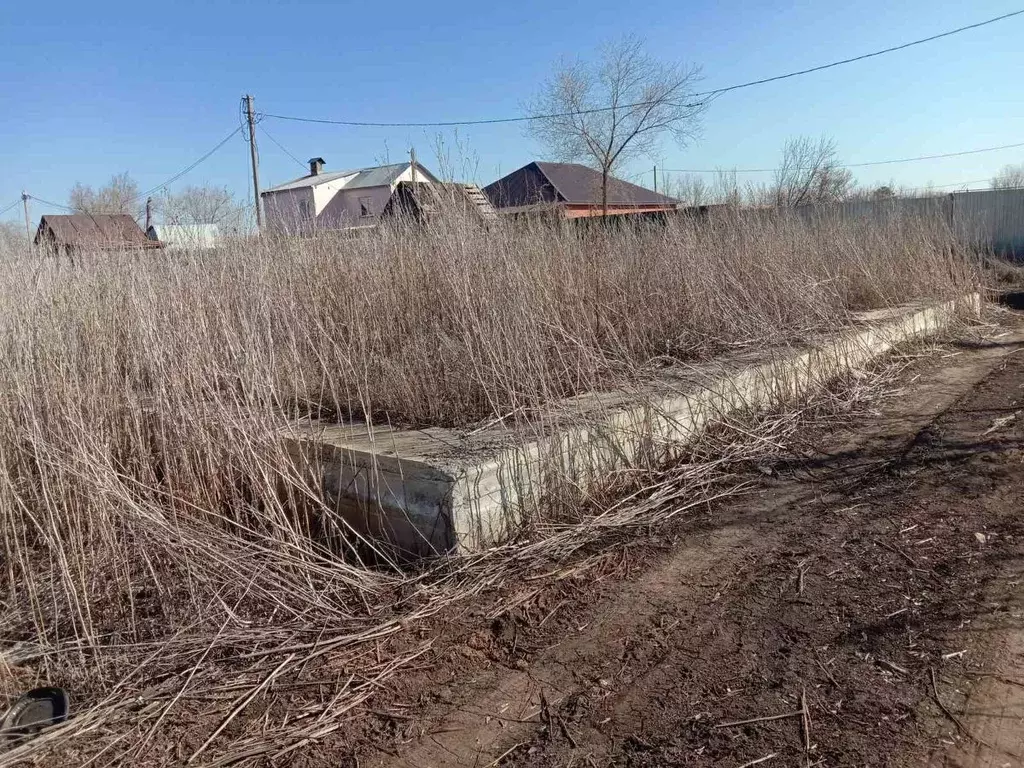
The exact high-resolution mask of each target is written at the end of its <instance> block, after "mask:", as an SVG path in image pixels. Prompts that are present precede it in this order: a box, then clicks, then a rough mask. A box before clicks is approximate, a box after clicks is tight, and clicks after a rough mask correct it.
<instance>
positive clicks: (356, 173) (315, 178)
mask: <svg viewBox="0 0 1024 768" xmlns="http://www.w3.org/2000/svg"><path fill="white" fill-rule="evenodd" d="M409 166H410V163H392V164H391V165H376V166H371V167H369V168H354V169H352V170H348V171H332V172H330V173H318V174H316V175H313V174H310V175H308V176H302V177H301V178H298V179H294V180H293V181H289V182H286V183H284V184H278V185H277V186H276V187H271V188H270V189H268V190H265V191H264V194H266V193H272V192H286V191H288V190H290V189H303V188H304V187H317V186H319V185H321V184H326V183H327V182H330V181H339V180H344V183H343V184H342V188H343V189H360V188H362V187H386V186H390V185H392V184H394V183H395V181H396V180H397V179H398V177H399V176H401V175H402V174H403V173H405V171H406V170H407V169H408V168H409ZM416 173H417V174H423V178H425V179H427V180H428V181H432V182H436V181H437V179H436V178H435V177H434V174H432V173H431V172H430V171H428V170H427V169H426V168H424V167H423V166H422V165H420V164H419V163H416Z"/></svg>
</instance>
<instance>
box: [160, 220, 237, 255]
mask: <svg viewBox="0 0 1024 768" xmlns="http://www.w3.org/2000/svg"><path fill="white" fill-rule="evenodd" d="M146 237H148V238H149V239H150V240H155V241H157V242H159V243H161V244H162V245H163V246H164V247H165V248H167V249H168V250H179V249H182V248H188V249H193V250H194V249H196V248H214V247H216V246H217V244H218V243H219V242H220V227H218V226H217V225H216V224H151V225H150V227H149V229H147V230H146Z"/></svg>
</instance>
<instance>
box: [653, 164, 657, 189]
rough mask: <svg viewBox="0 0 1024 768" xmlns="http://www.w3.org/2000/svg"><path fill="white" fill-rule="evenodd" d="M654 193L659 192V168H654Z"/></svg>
mask: <svg viewBox="0 0 1024 768" xmlns="http://www.w3.org/2000/svg"><path fill="white" fill-rule="evenodd" d="M654 191H655V192H657V191H658V166H654Z"/></svg>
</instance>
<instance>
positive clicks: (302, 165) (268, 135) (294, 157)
mask: <svg viewBox="0 0 1024 768" xmlns="http://www.w3.org/2000/svg"><path fill="white" fill-rule="evenodd" d="M260 130H261V131H263V135H264V136H266V137H267V138H268V139H270V140H271V141H272V142H274V143H275V144H276V145H277V148H278V149H280V150H281V151H282V152H284V153H285V154H286V155H288V157H290V158H291V159H292V160H294V161H295V162H296V163H298V164H299V165H300V166H301V167H302V168H303V170H305V169H307V168H308V167H309V166H307V165H306V164H305V163H304V162H302V161H301V160H299V158H297V157H296V156H295V155H293V154H292V153H291V152H289V151H288V150H287V149H285V147H284V145H283V144H281V142H279V141H278V140H277V139H275V138H274V137H273V136H271V135H270V131H268V130H267V129H266V128H264V127H263V126H262V125H260Z"/></svg>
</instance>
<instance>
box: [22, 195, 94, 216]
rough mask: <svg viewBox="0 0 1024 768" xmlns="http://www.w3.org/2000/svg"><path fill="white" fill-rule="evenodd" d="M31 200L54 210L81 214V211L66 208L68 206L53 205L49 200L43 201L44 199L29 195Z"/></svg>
mask: <svg viewBox="0 0 1024 768" xmlns="http://www.w3.org/2000/svg"><path fill="white" fill-rule="evenodd" d="M29 199H30V200H35V201H36V202H37V203H42V204H43V205H49V206H50V207H52V208H60V209H62V210H65V211H70V212H71V213H81V211H79V210H78V209H76V208H71V207H69V206H66V205H61V204H60V203H53V202H50V201H49V200H43V198H41V197H36V196H35V195H29Z"/></svg>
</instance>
